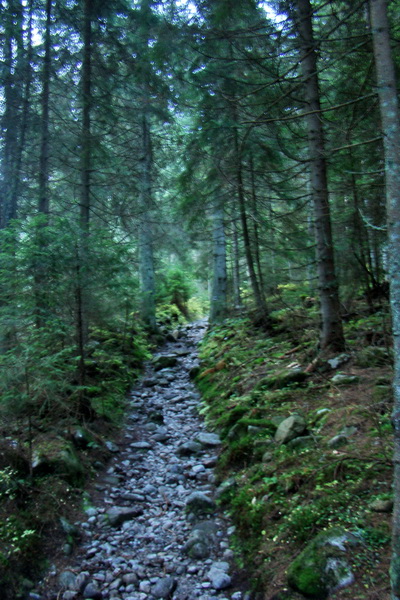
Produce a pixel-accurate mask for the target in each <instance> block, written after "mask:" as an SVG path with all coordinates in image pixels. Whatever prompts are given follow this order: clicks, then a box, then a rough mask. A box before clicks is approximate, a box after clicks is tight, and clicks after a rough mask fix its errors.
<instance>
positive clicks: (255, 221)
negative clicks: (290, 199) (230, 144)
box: [249, 155, 265, 297]
mask: <svg viewBox="0 0 400 600" xmlns="http://www.w3.org/2000/svg"><path fill="white" fill-rule="evenodd" d="M249 167H250V181H251V199H252V213H253V215H252V216H253V231H254V248H255V259H256V265H257V275H258V281H259V283H260V290H261V293H262V295H263V297H264V295H265V287H264V277H263V272H262V268H261V254H260V236H259V231H258V210H257V190H256V181H255V176H254V164H253V156H252V155H250V164H249Z"/></svg>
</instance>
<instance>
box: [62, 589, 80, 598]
mask: <svg viewBox="0 0 400 600" xmlns="http://www.w3.org/2000/svg"><path fill="white" fill-rule="evenodd" d="M77 597H78V592H72V591H69V590H67V591H66V592H64V593H63V595H62V600H75V598H77Z"/></svg>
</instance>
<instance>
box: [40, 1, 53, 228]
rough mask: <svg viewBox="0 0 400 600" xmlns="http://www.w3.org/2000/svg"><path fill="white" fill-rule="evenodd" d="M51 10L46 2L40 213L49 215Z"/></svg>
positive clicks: (48, 2) (49, 2)
mask: <svg viewBox="0 0 400 600" xmlns="http://www.w3.org/2000/svg"><path fill="white" fill-rule="evenodd" d="M51 10H52V0H46V29H45V34H44V59H43V71H42V73H43V77H42V114H41V142H40V161H39V205H38V210H39V213H41V214H43V215H44V216H45V218H46V221H47V217H48V214H49V189H48V186H49V99H50V73H51Z"/></svg>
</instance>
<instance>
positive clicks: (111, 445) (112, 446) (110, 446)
mask: <svg viewBox="0 0 400 600" xmlns="http://www.w3.org/2000/svg"><path fill="white" fill-rule="evenodd" d="M104 445H105V447H106V448H107V450H109V452H112V453H113V454H116V453H117V452H119V448H118V446H117V444H114V442H111V441H110V440H107V441H106V442H104Z"/></svg>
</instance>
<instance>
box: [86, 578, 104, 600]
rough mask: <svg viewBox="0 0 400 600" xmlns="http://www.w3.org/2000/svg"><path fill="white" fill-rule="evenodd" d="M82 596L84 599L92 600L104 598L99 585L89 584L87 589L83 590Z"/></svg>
mask: <svg viewBox="0 0 400 600" xmlns="http://www.w3.org/2000/svg"><path fill="white" fill-rule="evenodd" d="M82 596H83V597H84V598H90V599H91V600H101V599H102V598H103V594H102V593H101V591H100V590H99V587H98V585H97V583H94V582H93V583H88V584H87V586H86V587H85V589H84V590H83V593H82Z"/></svg>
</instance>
